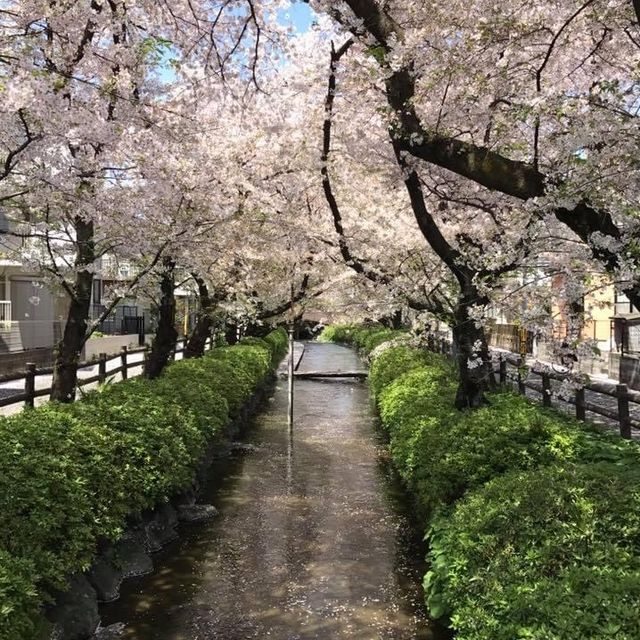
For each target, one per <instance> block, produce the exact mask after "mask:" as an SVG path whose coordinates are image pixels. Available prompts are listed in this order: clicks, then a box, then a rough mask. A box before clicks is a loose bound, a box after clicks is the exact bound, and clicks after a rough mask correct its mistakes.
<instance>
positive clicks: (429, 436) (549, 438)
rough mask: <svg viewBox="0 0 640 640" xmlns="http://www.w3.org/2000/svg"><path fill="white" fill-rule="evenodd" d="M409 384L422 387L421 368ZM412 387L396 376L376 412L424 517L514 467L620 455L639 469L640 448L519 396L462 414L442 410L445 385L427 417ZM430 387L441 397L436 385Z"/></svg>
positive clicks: (449, 395) (449, 396) (499, 397)
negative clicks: (408, 473) (406, 468)
mask: <svg viewBox="0 0 640 640" xmlns="http://www.w3.org/2000/svg"><path fill="white" fill-rule="evenodd" d="M414 378H415V380H417V381H420V380H424V378H425V376H424V374H423V373H422V371H421V370H418V371H417V372H416V373H415V376H414ZM403 381H404V384H403ZM411 382H414V381H413V380H412V379H411V377H409V378H408V379H407V380H406V381H405V378H400V382H399V383H398V384H397V385H396V386H397V387H398V388H397V389H393V391H392V390H391V388H392V387H393V386H394V385H391V387H390V388H389V389H390V391H389V392H386V391H385V392H383V395H382V397H383V399H384V401H383V402H382V403H381V409H382V411H383V413H382V415H383V421H384V422H385V424H389V425H390V429H392V430H394V429H395V430H394V431H393V433H392V442H391V443H392V451H393V450H394V449H398V448H399V447H400V444H399V443H401V444H402V450H403V454H402V455H403V456H404V458H403V457H400V459H399V460H398V464H400V463H401V462H402V460H403V459H405V458H406V459H410V460H411V464H412V473H413V476H412V477H413V486H412V489H413V490H415V491H416V492H417V493H418V495H419V496H420V499H421V502H422V504H423V506H424V507H425V509H426V510H427V511H432V510H433V509H435V508H436V507H438V506H441V505H446V504H450V503H451V502H453V501H454V500H457V499H458V498H460V497H461V496H462V495H463V494H464V493H465V491H467V490H469V489H471V488H474V487H477V486H479V485H481V484H483V483H484V482H487V481H488V480H490V479H491V478H493V477H495V476H498V475H500V474H502V473H505V472H507V471H510V470H513V469H531V468H534V467H536V466H541V465H549V464H562V463H564V462H565V461H591V462H598V461H606V460H623V459H624V458H625V457H626V458H628V459H629V460H635V462H636V463H637V464H638V465H640V455H639V454H640V452H639V450H638V447H637V446H635V445H633V444H630V443H628V442H625V441H623V440H621V439H620V438H618V437H617V436H607V435H605V434H602V433H600V432H596V431H594V430H590V429H589V427H586V426H584V425H581V424H579V423H577V422H576V421H574V420H572V419H571V418H569V417H565V416H563V415H560V414H558V413H556V412H551V411H544V410H542V409H540V408H539V407H536V406H534V405H533V404H531V403H530V402H528V401H527V400H526V399H525V398H523V397H522V396H518V395H515V394H511V393H498V394H491V395H490V396H489V399H490V402H491V405H490V406H487V407H483V408H481V409H479V410H477V411H473V412H464V413H459V412H457V411H451V410H449V411H447V407H450V406H451V402H452V400H453V393H454V389H453V388H451V387H449V388H448V389H447V392H446V394H445V396H444V400H445V404H444V406H443V405H442V401H441V399H440V398H434V400H433V404H432V408H431V409H429V410H427V412H426V413H425V412H423V410H421V409H420V403H421V401H422V398H425V393H426V391H424V390H423V391H422V394H421V395H420V396H417V397H418V401H417V402H412V401H411V400H410V398H411V397H412V395H414V394H415V393H417V390H416V389H414V388H413V387H414V386H415V383H414V384H413V385H412V384H410V383H411ZM425 388H428V387H426V385H425ZM430 389H431V392H432V393H433V394H434V395H436V396H437V395H438V393H439V389H438V386H437V383H436V385H435V387H434V386H433V385H432V386H431V387H430ZM426 401H427V402H428V399H427V400H426ZM390 404H392V407H391V408H390V407H389V405H390ZM407 405H409V407H407ZM411 407H417V412H418V415H427V416H428V417H424V418H421V419H417V420H416V419H415V416H413V415H408V413H407V412H409V413H411ZM405 449H407V450H406V451H405Z"/></svg>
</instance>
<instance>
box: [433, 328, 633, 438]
mask: <svg viewBox="0 0 640 640" xmlns="http://www.w3.org/2000/svg"><path fill="white" fill-rule="evenodd" d="M427 344H428V348H429V349H430V350H431V351H434V352H436V353H442V354H444V355H447V356H449V357H453V345H452V344H451V342H449V341H448V340H446V339H442V338H435V337H431V336H430V337H429V338H428V340H427ZM491 356H492V364H493V372H494V377H495V376H497V380H496V382H498V383H499V384H500V385H501V386H503V387H506V386H511V387H512V388H514V389H517V391H518V393H520V394H522V395H526V394H527V390H530V391H534V392H535V393H537V394H538V395H540V396H541V401H542V405H543V406H544V407H551V406H553V404H554V402H555V403H556V404H558V405H559V404H560V403H563V402H564V403H566V404H567V405H574V406H575V416H576V418H577V419H578V420H580V421H582V422H584V421H585V420H586V414H587V411H589V412H591V413H594V414H596V415H598V416H601V417H603V418H606V419H607V421H609V424H610V425H611V424H612V423H613V424H616V425H617V426H618V428H619V431H620V435H621V436H622V437H623V438H626V439H630V438H631V437H632V436H633V435H635V434H634V433H633V430H634V428H636V427H640V392H638V391H634V390H632V389H629V387H628V386H627V385H626V384H613V383H610V382H593V381H592V382H588V383H586V384H584V385H582V386H580V387H578V388H575V389H574V390H573V392H572V394H571V395H568V396H566V397H565V396H562V397H558V396H557V395H554V390H553V382H556V383H557V382H559V383H562V382H565V381H568V380H570V377H569V376H568V375H567V374H566V373H561V372H557V371H553V370H549V369H548V368H543V369H540V370H536V369H534V368H532V367H529V366H527V365H526V363H525V361H524V360H523V358H522V357H521V356H519V355H516V354H514V353H496V352H491ZM632 405H635V406H632ZM634 411H636V415H633V412H634Z"/></svg>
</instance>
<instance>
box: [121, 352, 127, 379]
mask: <svg viewBox="0 0 640 640" xmlns="http://www.w3.org/2000/svg"><path fill="white" fill-rule="evenodd" d="M128 353H129V349H128V348H127V347H122V349H121V350H120V360H121V363H122V379H123V380H126V379H127V378H128V377H129V370H128V369H127V354H128Z"/></svg>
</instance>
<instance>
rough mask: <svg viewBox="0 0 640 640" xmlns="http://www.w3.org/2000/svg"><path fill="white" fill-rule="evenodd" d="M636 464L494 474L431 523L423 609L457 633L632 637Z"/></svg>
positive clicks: (638, 501)
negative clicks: (444, 617) (446, 619)
mask: <svg viewBox="0 0 640 640" xmlns="http://www.w3.org/2000/svg"><path fill="white" fill-rule="evenodd" d="M639 487H640V469H638V467H637V466H636V465H620V464H612V463H598V464H594V465H589V466H586V465H584V466H568V467H566V468H565V467H558V466H556V467H541V468H538V469H535V470H530V471H524V472H522V471H521V472H514V473H510V474H506V475H503V476H500V477H498V478H496V479H494V480H492V481H491V482H489V483H487V484H486V485H484V487H482V488H480V489H479V490H477V491H476V492H473V493H470V494H468V495H467V497H465V498H464V499H463V500H461V501H459V502H458V503H457V505H456V507H455V509H454V510H453V512H452V513H450V514H448V515H447V517H446V518H444V517H443V518H440V519H438V520H436V521H435V522H434V524H433V527H432V528H431V530H430V533H429V537H430V543H431V558H432V571H431V572H430V573H428V574H427V576H426V579H425V586H426V588H427V592H428V595H429V604H430V607H431V611H432V614H434V615H439V614H441V613H445V612H447V611H450V612H452V617H451V620H452V624H453V626H454V627H455V628H456V629H457V635H456V638H457V639H458V640H489V639H491V640H519V639H525V638H526V639H535V640H551V639H553V640H577V639H580V640H602V639H603V638H616V640H634V639H636V638H639V637H640V616H638V610H639V607H640V490H639Z"/></svg>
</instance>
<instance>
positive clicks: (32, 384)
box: [0, 338, 213, 407]
mask: <svg viewBox="0 0 640 640" xmlns="http://www.w3.org/2000/svg"><path fill="white" fill-rule="evenodd" d="M212 347H213V342H212V340H211V338H208V339H207V342H206V345H205V350H210V349H211V348H212ZM184 350H185V342H184V340H180V341H178V343H177V344H176V348H175V349H174V350H173V351H172V358H173V359H174V360H175V359H176V357H177V356H178V355H179V354H182V353H184ZM148 351H149V347H148V346H144V347H141V348H139V349H128V348H127V347H122V350H121V351H120V353H119V354H117V355H115V356H111V357H107V355H106V354H105V353H101V354H100V355H99V356H98V359H97V360H95V361H91V362H81V363H80V364H78V371H82V370H83V369H87V368H91V369H93V368H95V367H96V366H97V367H98V373H97V374H95V375H92V376H89V377H87V378H80V377H78V383H77V386H78V387H79V388H82V387H85V386H87V385H90V384H95V383H98V385H101V384H104V383H105V382H106V381H107V378H109V377H111V376H116V375H121V376H122V379H123V380H126V379H127V378H129V377H131V376H130V375H129V370H130V369H134V368H141V371H140V373H139V374H137V375H140V374H141V373H142V371H144V366H145V363H146V359H147V352H148ZM139 353H141V354H142V358H141V359H138V360H135V361H131V360H130V359H129V356H131V355H134V354H139ZM113 362H117V363H118V366H116V367H114V368H109V367H108V366H107V365H108V364H110V363H113ZM51 374H53V367H46V368H42V369H38V368H36V365H35V364H33V363H27V365H26V371H25V372H24V373H14V374H9V375H5V376H0V383H6V382H14V381H17V380H23V381H24V382H23V384H24V391H23V392H22V393H17V394H14V395H10V396H8V397H6V398H2V399H0V407H8V406H10V405H14V404H19V403H24V406H25V407H33V406H34V404H35V399H36V398H40V397H43V396H48V395H49V394H50V393H51V387H50V386H49V387H44V388H41V389H36V377H37V376H47V375H51Z"/></svg>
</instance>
